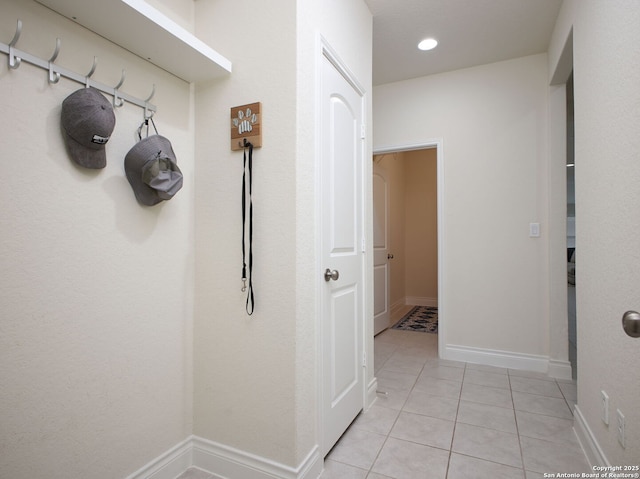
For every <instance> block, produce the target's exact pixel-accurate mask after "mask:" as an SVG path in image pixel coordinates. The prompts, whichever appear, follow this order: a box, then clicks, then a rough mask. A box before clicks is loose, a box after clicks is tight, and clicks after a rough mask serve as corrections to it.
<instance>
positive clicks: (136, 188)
mask: <svg viewBox="0 0 640 479" xmlns="http://www.w3.org/2000/svg"><path fill="white" fill-rule="evenodd" d="M124 171H125V173H126V175H127V179H128V180H129V184H130V185H131V188H132V189H133V193H134V194H135V195H136V199H137V200H138V202H139V203H141V204H143V205H146V206H153V205H156V204H158V203H160V202H161V201H164V200H170V199H171V198H173V196H174V195H175V194H176V193H177V192H178V191H179V190H180V188H182V172H181V171H180V168H178V164H177V160H176V155H175V153H174V152H173V148H172V147H171V142H169V140H167V139H166V138H165V137H164V136H160V135H152V136H149V137H147V138H144V139H142V140H140V141H139V142H138V143H136V144H135V145H134V146H133V148H131V149H130V150H129V153H127V155H126V156H125V158H124Z"/></svg>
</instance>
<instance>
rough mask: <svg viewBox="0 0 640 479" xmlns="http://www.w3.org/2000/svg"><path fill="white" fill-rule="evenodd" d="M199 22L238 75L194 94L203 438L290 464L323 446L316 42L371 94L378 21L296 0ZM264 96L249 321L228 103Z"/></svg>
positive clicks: (342, 7)
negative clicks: (335, 56) (333, 54)
mask: <svg viewBox="0 0 640 479" xmlns="http://www.w3.org/2000/svg"><path fill="white" fill-rule="evenodd" d="M196 18H197V21H196V32H197V34H198V36H200V37H201V38H202V39H203V40H204V41H205V42H207V43H210V44H212V45H216V48H217V49H218V50H219V51H220V52H221V53H222V54H223V55H225V56H227V57H228V58H230V59H231V60H232V61H233V73H232V75H231V76H230V77H229V78H228V79H226V80H222V81H218V82H214V83H211V84H202V85H199V87H198V89H197V92H196V104H197V107H196V124H197V129H196V143H197V155H196V156H197V171H196V173H197V180H196V192H197V199H196V256H197V258H198V261H197V267H196V326H195V343H194V344H195V400H194V412H195V427H194V432H195V434H197V435H199V436H201V437H204V438H206V439H208V440H211V441H214V442H217V443H221V444H225V445H228V446H231V447H234V448H236V449H239V450H241V451H245V452H248V453H251V454H255V455H257V456H260V457H263V458H267V459H269V460H271V461H276V462H278V463H281V464H285V465H288V466H292V467H294V466H297V465H299V464H300V462H301V461H302V460H303V459H304V458H305V457H306V456H307V454H308V453H309V452H310V451H311V450H312V449H313V448H314V447H315V446H316V445H317V444H318V441H319V430H318V425H317V424H316V419H317V410H318V403H317V401H318V397H319V390H318V380H319V378H318V375H317V368H318V363H317V355H318V353H317V349H316V346H317V343H316V342H317V329H316V328H317V320H318V318H317V311H318V303H317V298H316V292H317V289H316V288H317V281H318V278H319V276H318V275H319V268H318V266H317V263H316V242H315V241H316V240H315V238H316V236H317V235H316V231H315V227H316V221H317V217H316V203H315V201H316V199H315V188H316V183H315V182H316V150H317V148H316V144H315V134H316V129H315V128H316V127H315V125H316V120H317V114H316V94H317V93H316V76H315V68H316V65H317V61H318V58H319V57H318V55H319V49H318V47H319V43H318V34H322V35H324V37H325V38H326V39H328V41H329V42H330V43H331V44H332V46H333V48H334V49H336V51H338V53H339V54H340V55H341V56H342V57H343V58H344V60H345V62H347V63H348V64H349V65H350V66H351V68H352V69H353V71H354V73H355V74H356V76H357V78H358V79H359V80H360V81H361V83H362V84H363V85H365V87H366V88H367V89H368V91H370V85H371V73H370V72H371V61H370V58H371V55H370V53H371V51H370V48H371V47H370V38H371V18H370V14H369V12H368V10H367V8H366V7H365V6H364V3H363V2H361V1H360V0H351V1H349V2H343V1H341V2H338V1H333V2H322V4H319V3H317V2H297V1H294V0H290V1H288V2H287V1H283V2H280V3H279V5H278V8H277V9H274V8H273V6H272V5H267V4H263V2H259V1H250V2H243V3H238V2H236V1H232V0H225V1H215V2H214V1H200V2H198V3H197V4H196ZM255 101H260V102H262V106H263V109H264V116H263V147H262V148H260V149H256V150H255V152H254V190H253V192H254V215H255V219H254V285H255V295H256V308H255V312H254V314H253V316H251V317H249V316H247V314H246V313H245V295H244V294H243V293H242V292H241V291H240V287H241V282H240V272H241V264H242V261H241V244H240V239H241V231H242V230H241V216H240V192H241V190H240V188H241V178H242V153H241V152H231V151H230V148H229V109H230V108H231V107H233V106H237V105H242V104H246V103H252V102H255ZM369 176H370V175H369ZM369 190H370V188H369ZM372 336H373V334H371V337H372Z"/></svg>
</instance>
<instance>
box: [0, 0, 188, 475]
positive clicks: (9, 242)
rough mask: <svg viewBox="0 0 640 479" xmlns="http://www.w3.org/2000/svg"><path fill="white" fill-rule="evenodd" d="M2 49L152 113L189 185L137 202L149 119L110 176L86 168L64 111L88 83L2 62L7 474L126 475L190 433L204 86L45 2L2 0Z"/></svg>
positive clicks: (0, 407)
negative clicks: (137, 162) (47, 61)
mask: <svg viewBox="0 0 640 479" xmlns="http://www.w3.org/2000/svg"><path fill="white" fill-rule="evenodd" d="M0 9H1V11H2V14H1V15H0V38H2V41H3V42H5V43H8V42H9V41H10V40H11V38H12V37H13V33H14V31H15V26H16V20H17V19H21V20H22V21H23V32H22V36H21V37H20V40H19V42H18V44H17V47H18V48H20V49H22V50H25V51H27V52H29V53H32V54H34V55H38V56H40V57H42V58H48V57H49V56H50V55H51V53H52V51H53V47H54V44H55V39H56V37H59V38H60V39H61V40H62V49H61V52H60V55H59V57H58V60H57V62H58V63H59V64H60V65H62V66H65V67H67V68H69V69H71V70H74V71H77V72H80V73H81V72H86V71H88V70H89V68H90V67H91V64H92V61H93V56H94V55H96V56H98V58H99V61H98V67H97V70H96V72H95V74H94V78H95V79H96V80H98V81H101V82H104V83H107V84H113V85H115V84H116V83H118V81H119V79H120V74H121V70H122V69H123V68H124V69H126V71H127V79H126V81H125V83H124V85H123V87H122V89H123V91H125V92H127V93H129V94H132V95H134V96H137V97H139V98H146V97H147V96H148V95H149V93H150V92H151V88H152V84H153V83H155V84H156V95H155V97H154V98H153V102H154V103H155V104H156V105H157V107H158V113H157V114H156V117H155V121H156V125H157V127H158V129H159V130H160V133H162V134H163V135H165V136H167V137H168V138H169V139H170V140H171V142H172V144H173V147H174V150H175V152H176V155H177V158H178V164H179V165H180V168H181V169H182V172H183V173H184V176H185V183H184V187H183V189H182V190H181V191H180V192H179V193H178V194H177V195H176V197H175V198H174V199H172V200H171V201H169V202H165V203H164V204H162V205H158V206H155V207H151V208H149V207H141V206H139V205H138V204H137V203H136V201H135V198H134V196H133V192H132V191H131V188H130V187H129V184H128V182H127V180H126V178H125V175H124V171H123V159H124V156H125V154H126V153H127V151H128V150H129V149H130V148H131V147H132V146H133V144H134V142H135V141H134V138H135V136H134V133H135V131H136V129H137V127H138V125H139V124H140V122H141V120H142V116H143V115H142V110H141V109H140V108H138V107H136V106H132V105H125V106H124V107H122V108H120V109H117V110H116V121H117V123H116V128H115V131H114V134H113V136H112V138H111V140H110V141H109V143H108V144H107V153H108V163H107V166H106V168H105V169H103V170H100V171H88V170H85V169H82V168H80V167H76V166H75V165H74V164H73V163H72V162H71V160H70V159H69V158H68V156H67V153H66V151H65V147H64V144H63V140H62V136H61V131H60V121H59V117H60V105H61V103H62V101H63V99H64V98H65V97H66V96H67V95H69V94H70V93H72V92H73V91H75V90H76V89H78V88H80V87H81V86H82V85H79V84H77V83H74V82H72V81H70V80H66V79H61V80H60V82H59V83H58V84H56V85H49V84H48V83H47V72H46V71H45V70H42V69H40V68H37V67H34V66H31V65H29V64H27V63H26V62H23V64H22V65H21V66H20V67H19V68H18V69H17V70H11V71H9V70H8V67H7V61H6V58H7V57H6V55H4V54H3V55H0V60H1V61H0V91H2V99H1V100H0V150H1V151H2V155H1V156H2V158H3V166H2V171H3V180H2V182H3V187H2V192H1V193H0V203H1V204H2V208H0V225H1V226H0V265H1V269H2V275H1V278H0V305H2V307H1V309H2V312H1V313H0V331H1V332H2V333H1V334H0V384H2V386H1V387H0V431H1V432H0V451H2V453H0V476H2V477H12V478H35V477H47V478H52V479H53V478H69V477H91V478H97V479H100V478H105V479H106V478H113V477H124V476H127V475H129V474H131V473H132V472H134V471H135V470H137V469H138V468H140V467H142V466H143V465H145V464H146V463H147V462H149V461H150V460H152V459H153V458H155V457H156V456H157V455H158V454H160V453H162V452H164V451H166V450H168V449H169V448H170V447H172V446H174V445H175V444H177V443H178V442H179V441H181V440H183V439H184V438H185V437H186V436H187V435H188V434H190V433H191V430H192V373H191V371H192V346H191V345H192V338H191V329H192V317H193V313H192V302H193V301H192V296H193V248H192V244H193V210H194V159H193V157H194V152H193V131H194V130H193V121H192V114H191V101H192V96H191V92H190V87H189V85H188V84H186V83H184V82H183V81H182V80H179V79H177V78H175V77H173V76H172V75H170V74H168V73H166V72H165V71H162V70H160V69H158V68H156V67H154V66H152V65H151V64H149V63H147V62H145V61H142V60H141V59H139V58H137V57H134V56H133V55H131V54H130V53H128V52H127V51H125V50H123V49H121V48H119V47H117V46H115V45H114V44H113V43H111V42H109V41H106V40H105V39H103V38H100V37H98V36H96V35H94V34H92V33H90V32H89V31H87V30H85V29H84V28H82V27H80V26H78V25H76V24H75V23H72V22H70V21H68V20H67V19H65V18H63V17H61V16H59V15H57V14H55V13H53V12H51V11H50V10H48V9H46V8H44V7H42V6H41V5H39V4H37V3H35V2H23V1H18V0H2V2H1V4H0Z"/></svg>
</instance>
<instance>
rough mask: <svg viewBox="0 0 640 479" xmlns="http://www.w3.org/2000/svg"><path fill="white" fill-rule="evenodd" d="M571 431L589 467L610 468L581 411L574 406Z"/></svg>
mask: <svg viewBox="0 0 640 479" xmlns="http://www.w3.org/2000/svg"><path fill="white" fill-rule="evenodd" d="M573 429H574V431H575V432H576V436H578V441H579V442H580V445H581V446H582V450H583V451H584V453H585V455H586V456H587V460H588V461H589V465H590V466H591V467H593V466H609V467H610V466H611V464H609V461H608V460H607V457H606V456H605V455H604V452H603V451H602V448H601V447H600V444H598V441H596V437H595V436H594V435H593V432H592V431H591V428H590V427H589V424H587V421H586V420H585V418H584V416H583V415H582V411H580V408H579V407H578V406H577V405H576V407H575V409H574V413H573Z"/></svg>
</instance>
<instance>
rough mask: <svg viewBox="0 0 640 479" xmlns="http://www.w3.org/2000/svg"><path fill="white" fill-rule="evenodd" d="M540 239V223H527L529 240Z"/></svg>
mask: <svg viewBox="0 0 640 479" xmlns="http://www.w3.org/2000/svg"><path fill="white" fill-rule="evenodd" d="M539 237H540V223H529V238H539Z"/></svg>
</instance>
